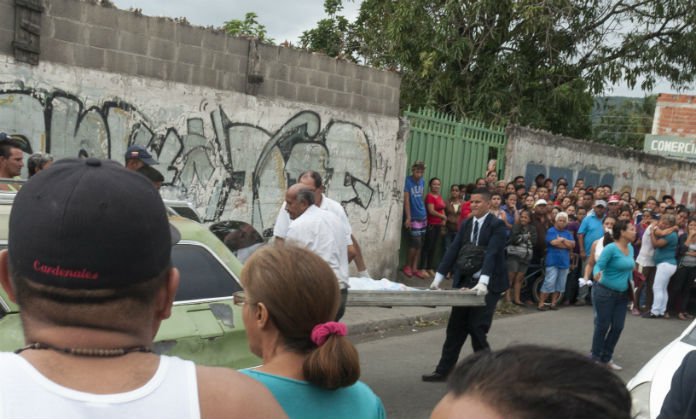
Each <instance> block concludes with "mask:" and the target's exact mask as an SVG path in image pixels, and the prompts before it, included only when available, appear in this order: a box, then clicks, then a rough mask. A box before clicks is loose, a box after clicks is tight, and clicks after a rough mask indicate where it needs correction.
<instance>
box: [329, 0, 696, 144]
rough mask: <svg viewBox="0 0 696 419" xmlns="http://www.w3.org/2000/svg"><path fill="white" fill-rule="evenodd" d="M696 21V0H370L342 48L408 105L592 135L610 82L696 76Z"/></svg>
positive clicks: (648, 83)
mask: <svg viewBox="0 0 696 419" xmlns="http://www.w3.org/2000/svg"><path fill="white" fill-rule="evenodd" d="M332 1H339V2H340V0H332ZM329 20H331V16H330V17H329ZM695 24H696V0H478V1H468V0H458V1H457V0H409V1H393V0H364V1H363V2H362V4H361V7H360V13H359V16H358V18H357V19H356V21H355V22H353V23H352V24H350V25H349V28H350V31H349V33H348V35H349V36H350V40H349V42H346V41H343V42H342V44H341V45H343V46H344V48H345V46H347V48H345V51H344V55H345V54H352V56H354V57H355V58H356V59H357V60H359V61H361V62H363V63H365V64H368V65H371V66H373V67H377V68H383V69H393V70H398V71H400V72H401V74H402V87H401V92H402V96H401V103H402V106H404V107H405V106H413V107H420V106H431V107H435V108H437V109H439V110H443V111H446V112H450V113H453V114H456V115H460V116H468V117H473V118H477V119H482V120H485V121H488V122H496V123H506V122H514V123H519V124H522V125H532V126H534V127H537V128H543V129H547V130H550V131H553V132H557V133H560V134H565V135H570V136H574V137H587V136H589V135H590V133H591V125H590V121H589V118H588V117H587V115H589V114H590V111H591V108H592V97H593V96H594V95H597V94H600V93H601V92H602V91H603V90H604V89H605V87H608V86H610V85H613V84H614V83H616V82H619V81H621V80H623V81H625V82H626V83H627V84H628V85H629V86H630V87H634V86H635V84H636V83H637V80H641V79H642V80H643V81H642V84H641V87H643V88H644V89H650V88H651V87H652V86H653V84H654V83H655V80H656V78H657V77H664V78H666V79H667V80H669V81H670V82H672V83H673V84H674V85H675V86H686V85H688V84H689V83H692V82H693V81H694V75H695V74H696V42H695V41H696V30H694V29H695V28H694V25H695ZM324 25H327V24H324ZM326 39H328V38H326ZM341 45H335V46H336V48H335V49H333V51H335V50H341ZM352 48H354V49H352ZM323 50H324V51H332V49H331V48H324V49H323Z"/></svg>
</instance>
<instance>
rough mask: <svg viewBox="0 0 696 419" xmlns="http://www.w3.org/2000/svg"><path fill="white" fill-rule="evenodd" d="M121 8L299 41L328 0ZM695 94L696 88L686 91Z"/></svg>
mask: <svg viewBox="0 0 696 419" xmlns="http://www.w3.org/2000/svg"><path fill="white" fill-rule="evenodd" d="M112 1H113V2H114V3H115V4H116V6H117V7H118V8H120V9H129V8H131V7H132V8H138V9H142V10H143V13H144V14H146V15H148V16H168V17H172V18H174V17H186V19H188V21H189V22H191V23H192V24H194V25H200V26H210V25H212V26H216V27H219V26H222V25H223V24H224V23H225V22H226V21H228V20H231V19H244V15H245V14H246V13H247V12H255V13H256V14H257V15H258V20H259V23H261V24H263V25H265V26H266V29H267V30H268V36H269V37H271V38H273V39H274V40H275V42H276V43H281V42H283V41H285V40H287V41H290V42H292V43H293V44H295V45H297V44H298V42H299V41H298V40H299V37H300V35H302V32H303V31H305V30H307V29H311V28H313V27H315V25H316V23H317V21H319V20H320V19H323V18H324V17H325V15H324V0H197V1H192V0H112ZM360 2H361V0H344V1H343V5H344V10H343V12H342V14H343V15H344V16H346V17H347V18H348V19H349V20H354V19H355V17H356V16H357V14H358V9H359V7H360ZM654 92H655V93H676V92H675V91H674V90H673V89H671V88H670V86H669V83H666V82H663V83H659V84H658V86H656V88H655V90H654ZM683 93H687V94H694V92H693V91H687V92H683ZM605 94H606V95H607V96H611V95H613V96H633V97H643V96H645V95H646V94H649V92H647V93H646V92H642V91H641V90H640V89H639V88H638V89H633V90H631V89H629V88H628V87H626V86H625V85H617V86H615V87H614V89H613V91H611V92H610V91H607V92H606V93H605Z"/></svg>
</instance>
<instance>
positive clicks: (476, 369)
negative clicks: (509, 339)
mask: <svg viewBox="0 0 696 419" xmlns="http://www.w3.org/2000/svg"><path fill="white" fill-rule="evenodd" d="M448 390H449V392H450V393H451V394H453V395H454V396H455V397H460V396H463V395H473V396H475V397H476V398H477V399H480V400H481V401H482V402H484V403H485V404H487V405H489V406H492V407H494V409H495V410H496V411H498V412H499V413H500V414H501V415H502V416H504V417H516V418H519V419H531V418H540V417H548V416H553V417H562V418H568V419H576V418H577V419H579V418H617V419H619V418H621V419H629V418H630V417H631V395H630V393H629V392H628V390H627V389H626V386H625V384H624V383H623V381H622V380H621V379H620V378H619V377H618V376H617V375H616V374H614V373H612V372H611V371H609V370H608V369H607V368H606V367H604V366H602V365H599V364H596V363H595V362H593V361H592V360H591V359H589V358H588V357H587V356H585V355H581V354H579V353H577V352H574V351H570V350H567V349H558V348H549V347H543V346H537V345H518V346H510V347H508V348H506V349H503V350H500V351H494V352H492V351H478V352H475V353H474V354H473V355H471V356H469V357H467V358H466V359H464V360H463V361H462V362H461V363H459V365H457V367H456V368H455V369H454V370H453V371H452V373H451V374H450V375H449V380H448Z"/></svg>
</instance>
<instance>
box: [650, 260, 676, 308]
mask: <svg viewBox="0 0 696 419" xmlns="http://www.w3.org/2000/svg"><path fill="white" fill-rule="evenodd" d="M676 271H677V265H672V264H671V263H667V262H662V263H658V264H657V270H656V272H655V282H654V283H653V304H652V307H651V308H650V312H651V313H652V314H654V315H656V316H664V314H665V311H667V299H668V295H667V285H669V279H670V278H671V277H672V275H674V272H676Z"/></svg>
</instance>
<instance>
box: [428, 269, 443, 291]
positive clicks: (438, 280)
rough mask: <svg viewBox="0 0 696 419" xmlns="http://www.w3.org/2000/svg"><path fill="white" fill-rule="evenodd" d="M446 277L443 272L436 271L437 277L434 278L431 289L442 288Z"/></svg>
mask: <svg viewBox="0 0 696 419" xmlns="http://www.w3.org/2000/svg"><path fill="white" fill-rule="evenodd" d="M443 279H445V276H444V275H443V274H441V273H440V272H436V273H435V278H434V279H433V282H432V283H431V284H430V289H431V290H439V289H440V283H441V282H442V280H443Z"/></svg>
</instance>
